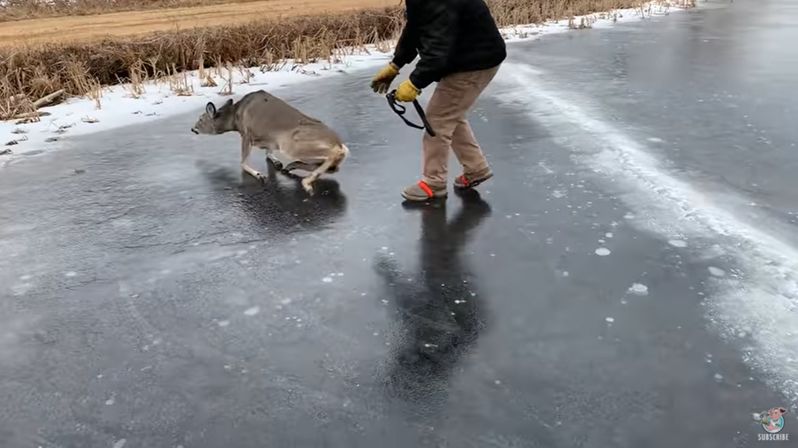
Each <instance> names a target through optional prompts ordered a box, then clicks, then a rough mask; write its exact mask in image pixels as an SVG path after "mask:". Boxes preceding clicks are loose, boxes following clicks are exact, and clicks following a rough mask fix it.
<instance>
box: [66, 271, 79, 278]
mask: <svg viewBox="0 0 798 448" xmlns="http://www.w3.org/2000/svg"><path fill="white" fill-rule="evenodd" d="M76 275H78V273H77V272H75V271H67V272H64V277H67V278H71V277H75V276H76Z"/></svg>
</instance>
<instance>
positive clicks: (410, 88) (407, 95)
mask: <svg viewBox="0 0 798 448" xmlns="http://www.w3.org/2000/svg"><path fill="white" fill-rule="evenodd" d="M420 94H421V90H419V89H418V88H416V86H414V85H413V83H412V82H410V80H409V79H408V80H406V81H404V82H402V83H401V84H399V88H398V89H396V101H401V102H403V103H410V102H413V101H415V100H416V98H418V96H419V95H420Z"/></svg>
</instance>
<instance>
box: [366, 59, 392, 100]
mask: <svg viewBox="0 0 798 448" xmlns="http://www.w3.org/2000/svg"><path fill="white" fill-rule="evenodd" d="M398 74H399V67H397V66H396V64H394V63H393V62H391V63H390V64H388V65H386V66H385V67H383V68H382V70H380V71H379V73H377V75H376V76H374V78H373V79H372V80H371V90H373V91H375V92H376V93H380V94H385V93H386V92H388V89H389V88H390V87H391V83H392V82H393V80H394V78H396V75H398Z"/></svg>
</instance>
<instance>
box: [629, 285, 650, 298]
mask: <svg viewBox="0 0 798 448" xmlns="http://www.w3.org/2000/svg"><path fill="white" fill-rule="evenodd" d="M629 293H630V294H634V295H636V296H647V295H648V286H646V285H644V284H642V283H635V284H633V285H632V286H630V287H629Z"/></svg>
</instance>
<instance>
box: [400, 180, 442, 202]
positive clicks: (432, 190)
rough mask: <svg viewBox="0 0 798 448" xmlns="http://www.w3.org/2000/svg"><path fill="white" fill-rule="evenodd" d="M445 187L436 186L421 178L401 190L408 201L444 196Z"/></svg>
mask: <svg viewBox="0 0 798 448" xmlns="http://www.w3.org/2000/svg"><path fill="white" fill-rule="evenodd" d="M446 194H447V193H446V187H445V186H444V187H436V186H432V185H429V184H428V183H426V182H424V181H423V180H421V181H418V182H417V183H415V184H413V185H410V186H408V187H407V188H405V189H404V191H402V197H403V198H405V199H407V200H408V201H415V202H421V201H428V200H430V199H441V198H445V197H446Z"/></svg>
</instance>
